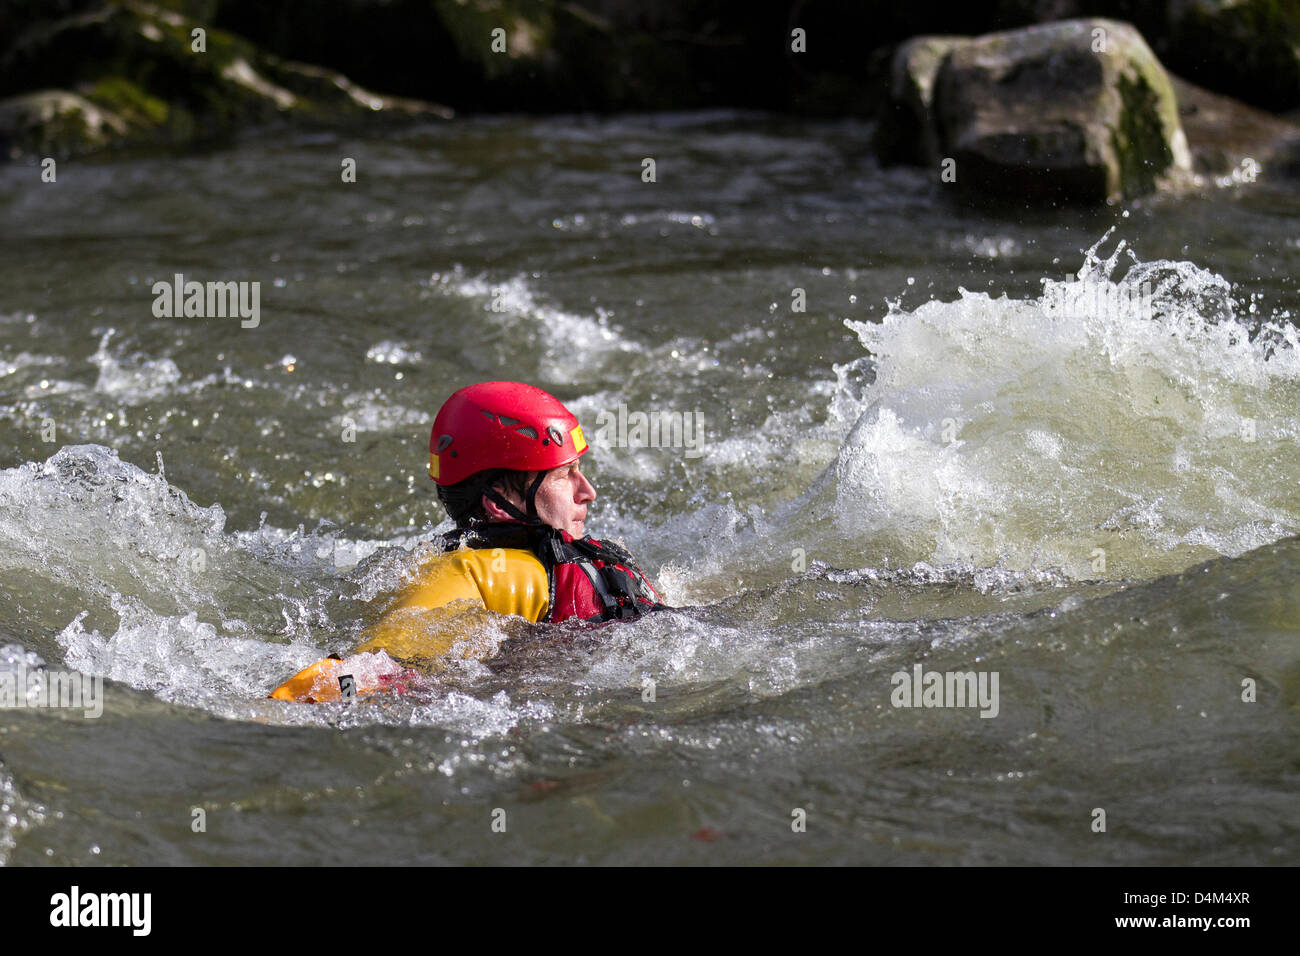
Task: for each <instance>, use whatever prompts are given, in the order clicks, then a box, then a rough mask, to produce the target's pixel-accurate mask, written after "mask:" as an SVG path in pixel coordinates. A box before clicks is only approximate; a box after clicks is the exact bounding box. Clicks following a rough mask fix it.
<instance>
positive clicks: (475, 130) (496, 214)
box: [0, 112, 1300, 865]
mask: <svg viewBox="0 0 1300 956" xmlns="http://www.w3.org/2000/svg"><path fill="white" fill-rule="evenodd" d="M869 137H870V127H869V126H868V125H867V124H863V123H859V122H827V121H806V120H802V119H797V118H781V117H771V116H764V115H756V114H745V113H732V112H713V113H693V114H668V115H632V116H621V117H614V118H601V119H595V118H581V117H550V118H541V119H538V118H519V117H502V118H492V119H470V120H457V121H454V122H451V123H446V124H440V125H435V126H422V127H418V128H412V129H409V130H405V131H402V132H397V133H390V134H384V135H382V136H381V135H375V136H366V137H357V136H335V135H331V134H311V135H304V134H300V133H286V132H274V133H263V134H259V135H256V136H250V137H248V138H246V139H244V140H241V141H240V142H239V143H238V144H236V145H234V146H232V147H230V148H228V149H222V150H219V151H215V152H212V153H208V154H198V155H188V156H185V157H181V158H167V157H153V156H142V157H135V158H130V159H122V160H114V161H78V162H73V161H68V162H64V163H60V164H59V166H58V168H57V180H56V182H54V183H42V182H41V180H40V170H39V168H38V167H35V166H8V167H3V168H0V253H2V254H3V265H2V266H0V678H3V676H4V673H5V672H9V673H11V674H19V673H26V674H29V675H30V674H32V673H40V668H41V667H42V666H45V667H46V668H47V669H48V670H59V671H68V670H73V671H76V672H77V673H79V674H81V675H84V676H85V677H86V678H87V680H88V686H93V682H91V681H90V680H89V679H90V678H93V677H102V678H103V679H104V693H103V698H102V701H101V704H102V711H103V712H102V715H100V716H98V717H93V718H88V717H87V716H86V715H85V713H84V711H83V710H77V709H74V708H69V707H60V708H52V707H37V706H26V707H10V708H8V709H0V861H3V862H6V863H8V864H11V865H12V864H17V865H31V864H63V865H67V864H73V865H78V864H88V865H96V864H110V865H119V864H151V863H160V864H271V863H276V864H348V863H356V864H361V863H394V864H424V863H456V864H504V863H512V864H515V863H525V864H526V863H602V864H623V863H659V864H689V863H811V864H827V863H862V864H1004V863H1006V864H1076V865H1077V864H1292V865H1294V864H1295V863H1297V862H1300V852H1298V851H1297V845H1298V843H1297V836H1298V831H1300V813H1297V810H1298V809H1300V799H1298V796H1300V744H1298V743H1297V741H1298V739H1300V735H1298V734H1297V731H1298V730H1300V539H1297V538H1296V537H1295V535H1296V534H1297V533H1298V532H1300V337H1298V336H1297V333H1296V327H1295V317H1296V316H1297V315H1300V292H1298V291H1297V288H1296V284H1295V275H1296V272H1297V268H1296V266H1297V263H1298V262H1300V191H1297V189H1296V188H1295V186H1294V184H1292V185H1288V184H1286V183H1278V182H1274V181H1271V180H1270V178H1269V175H1268V170H1267V169H1265V170H1264V171H1263V172H1262V173H1261V181H1260V182H1258V183H1255V184H1240V183H1224V184H1216V183H1213V182H1207V183H1205V184H1204V187H1203V188H1202V189H1201V190H1199V191H1198V192H1195V193H1194V194H1192V195H1189V196H1185V197H1182V198H1173V197H1162V198H1153V199H1148V200H1145V201H1141V202H1136V203H1129V204H1127V205H1124V206H1118V205H1117V206H1115V207H1111V208H1103V209H1100V210H1093V209H1065V210H1057V209H1046V210H1037V211H1034V212H1029V211H1024V210H1019V211H1017V210H1013V209H1010V210H1001V211H999V210H984V211H980V212H976V211H972V210H967V209H965V208H963V207H962V206H960V205H958V204H956V203H955V202H954V201H953V199H952V197H951V196H950V195H949V194H947V193H945V191H944V190H945V186H944V185H942V184H940V183H938V182H934V181H932V180H931V178H930V177H928V176H927V175H925V174H924V173H923V172H921V171H918V170H914V169H890V170H882V169H880V168H879V167H878V166H877V165H876V163H875V162H874V160H872V159H871V158H870V149H869ZM647 157H650V158H654V159H655V161H656V169H655V173H656V181H655V182H645V181H643V179H642V169H643V166H642V160H643V159H645V158H647ZM345 158H352V159H355V160H356V169H357V175H356V182H354V183H345V182H343V181H342V177H341V167H342V162H343V160H344V159H345ZM176 274H182V275H183V276H184V277H185V279H186V280H196V281H200V282H207V281H222V282H227V281H233V282H245V281H246V282H258V283H260V286H259V289H260V306H259V308H260V312H259V315H258V322H257V325H256V327H247V328H246V327H243V326H244V323H243V322H241V320H240V318H239V317H227V318H218V317H208V318H197V317H190V318H186V317H183V316H182V317H167V316H161V317H160V316H158V315H156V314H155V294H154V291H153V289H154V285H155V283H157V282H159V281H163V280H166V281H171V280H172V279H173V277H174V276H175V275H176ZM795 290H802V293H799V292H796V291H795ZM801 304H802V305H803V306H804V308H803V310H802V311H801V310H799V309H798V306H799V305H801ZM490 379H517V380H522V381H526V382H530V383H533V384H536V385H538V386H540V387H542V388H545V389H547V390H549V391H552V392H553V393H554V394H556V395H557V396H558V397H560V398H561V400H563V401H565V402H566V403H567V404H568V405H569V407H570V408H571V409H572V410H573V411H574V412H575V413H576V414H577V415H578V416H579V418H580V419H581V421H582V422H583V425H584V430H585V432H586V434H587V437H588V439H589V440H590V441H591V444H592V451H591V452H590V453H589V454H588V455H587V456H586V457H585V458H584V459H583V464H584V470H585V471H586V472H587V473H588V474H589V475H590V476H591V477H592V478H593V481H594V483H595V485H596V488H597V490H598V492H599V499H598V500H597V501H596V502H595V504H594V505H593V507H592V511H591V515H590V517H589V520H588V529H589V531H590V532H591V533H592V534H593V535H595V536H596V537H612V538H616V539H621V540H623V541H624V542H625V544H626V545H627V546H628V547H629V548H630V549H631V550H632V552H633V553H634V554H635V555H636V556H637V557H638V559H639V561H640V562H641V564H642V565H643V566H644V568H645V569H646V571H647V572H648V573H649V574H650V575H651V577H652V578H653V579H654V580H655V581H656V582H657V583H658V584H659V586H660V590H661V593H662V595H663V596H664V599H665V600H666V601H667V603H669V604H672V605H674V607H675V609H674V610H671V611H666V612H662V613H659V614H655V615H651V616H649V617H646V618H643V619H641V620H639V621H637V622H634V623H620V624H614V625H610V626H606V627H601V628H595V629H590V628H582V627H570V626H564V625H561V626H554V625H532V624H528V623H527V622H523V621H521V620H518V619H508V618H496V619H495V620H487V619H485V620H482V621H479V622H478V623H477V624H475V625H474V626H475V628H476V629H477V630H476V632H475V634H474V641H475V642H476V646H478V647H486V648H488V649H489V650H491V649H493V648H495V649H497V653H496V654H495V655H494V656H491V657H489V658H488V659H487V660H485V661H480V660H477V659H475V658H474V657H468V658H461V657H456V658H455V659H454V660H453V661H451V662H450V663H448V665H447V666H446V668H445V669H444V670H443V671H442V672H440V673H438V674H436V675H435V676H434V677H432V678H431V679H430V681H429V682H428V683H427V684H425V685H423V686H421V687H419V688H417V689H416V690H415V691H414V692H412V693H410V694H407V695H404V696H400V697H393V696H386V697H380V698H368V699H363V700H359V701H355V702H351V703H337V704H329V705H319V706H310V705H298V704H288V703H281V702H278V701H272V700H268V699H266V696H265V695H266V694H267V692H268V691H269V690H270V689H271V688H272V687H274V686H275V685H276V684H277V683H279V682H280V681H281V680H283V679H284V678H285V677H287V676H288V675H290V674H291V673H293V672H294V671H295V670H296V669H297V668H299V667H302V666H305V665H306V664H308V663H310V662H311V661H313V660H315V659H317V658H318V657H320V656H322V655H323V654H324V653H328V652H335V651H337V652H344V653H346V652H347V651H348V649H350V648H351V647H353V646H354V645H355V644H356V642H357V636H358V634H359V633H360V631H361V630H362V629H363V628H364V627H365V626H366V625H368V624H369V623H372V622H373V621H374V620H375V619H376V618H377V617H378V615H379V614H380V613H381V612H382V610H383V608H384V607H385V606H386V604H387V603H388V602H390V601H391V600H392V598H393V596H394V595H395V594H396V593H397V592H398V591H399V590H400V588H401V586H402V585H403V583H404V582H406V581H407V580H409V576H410V573H411V571H412V570H413V569H414V568H415V567H416V566H417V565H418V562H419V560H420V557H421V555H422V553H423V552H422V543H423V542H426V541H427V540H428V539H429V537H430V536H431V534H432V533H433V532H434V529H436V528H440V527H441V528H445V527H447V525H446V523H445V521H444V515H443V512H442V510H441V508H440V506H439V504H438V502H437V498H436V496H435V494H434V490H433V486H432V483H431V482H430V481H429V479H428V477H427V472H426V465H427V446H428V440H429V438H428V435H429V427H430V425H431V423H432V418H433V415H434V413H435V412H436V411H437V408H438V406H439V405H440V404H441V402H442V401H443V400H444V399H445V398H446V397H447V396H448V395H449V394H450V393H451V392H452V391H453V390H454V389H456V388H459V387H461V386H463V385H466V384H470V383H472V382H475V381H482V380H490ZM620 406H623V407H624V410H625V412H626V413H627V414H629V415H632V416H635V415H636V414H637V413H641V414H645V415H646V416H647V418H649V417H650V416H651V415H652V414H654V415H665V414H668V415H671V414H676V415H681V416H683V421H686V422H692V423H697V424H698V425H699V427H700V428H701V431H699V432H698V433H694V432H692V431H691V430H687V431H686V432H685V433H684V435H683V436H682V440H680V441H678V442H676V445H677V447H646V444H647V443H646V441H643V440H642V439H641V437H640V436H639V435H638V434H637V433H635V432H632V431H631V430H630V428H629V429H626V430H625V429H620V427H619V426H618V424H617V423H618V421H619V417H618V416H619V408H620ZM633 422H635V417H633V418H632V419H630V424H631V423H633ZM602 423H603V424H604V427H601V425H602ZM696 435H698V436H699V438H700V440H699V441H698V442H694V441H692V440H691V439H693V438H694V437H696ZM647 437H648V436H647ZM660 444H661V445H662V444H669V445H671V444H673V443H672V442H671V441H669V442H661V443H660ZM424 550H426V551H427V549H424ZM918 665H919V666H920V667H921V670H922V674H929V673H931V672H935V673H939V674H941V675H943V674H947V673H964V672H974V673H977V674H979V675H983V677H982V679H984V680H986V681H991V680H992V675H994V674H996V675H997V683H996V685H988V686H995V687H996V689H997V694H996V699H995V702H993V701H990V702H989V703H990V704H991V706H984V707H979V706H969V705H970V704H971V703H972V702H971V701H966V704H967V706H945V707H932V706H931V707H927V706H896V704H898V703H900V702H901V703H907V701H905V700H903V699H902V698H901V697H900V695H901V693H902V687H903V685H904V683H906V685H907V687H908V689H909V690H910V689H911V686H912V678H913V677H914V676H915V671H914V668H916V667H917V666H918ZM900 673H901V674H903V675H905V676H906V677H907V680H906V682H904V681H903V679H902V678H899V677H897V676H896V675H899V674H900ZM917 679H918V680H920V678H917ZM943 700H944V702H946V703H949V704H951V703H953V700H952V699H951V698H943ZM14 702H18V701H16V700H15V701H14ZM27 702H28V703H31V701H30V700H29V701H27ZM931 702H932V703H933V702H934V701H931ZM913 703H924V700H917V701H913ZM981 714H985V715H986V716H981ZM1099 811H1102V812H1100V813H1099ZM1103 826H1104V829H1102V827H1103ZM502 831H504V832H502Z"/></svg>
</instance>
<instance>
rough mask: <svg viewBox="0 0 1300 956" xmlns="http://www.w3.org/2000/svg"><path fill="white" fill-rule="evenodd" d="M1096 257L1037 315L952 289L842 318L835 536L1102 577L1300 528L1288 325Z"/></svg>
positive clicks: (1196, 274) (1299, 426)
mask: <svg viewBox="0 0 1300 956" xmlns="http://www.w3.org/2000/svg"><path fill="white" fill-rule="evenodd" d="M1108 235H1109V234H1108ZM1098 245H1100V243H1099V244H1098ZM1096 249H1097V246H1094V247H1093V249H1091V250H1089V252H1088V254H1087V258H1086V261H1085V264H1084V266H1083V268H1082V269H1081V270H1080V272H1079V274H1078V276H1077V277H1075V278H1074V279H1072V280H1068V281H1057V280H1043V284H1044V290H1043V294H1042V296H1040V297H1039V298H1037V299H1033V300H1024V301H1020V300H1012V299H1008V298H1006V297H1003V298H1000V299H992V298H990V297H989V296H988V295H986V294H983V293H972V292H966V291H963V292H962V295H961V298H959V299H958V300H956V301H954V302H939V301H931V302H928V303H926V304H924V305H922V306H920V307H919V308H917V309H915V310H913V311H910V312H908V311H902V310H898V309H893V308H891V310H890V312H889V314H888V315H887V316H886V317H885V318H884V320H883V321H882V322H880V323H868V322H859V321H853V320H848V321H846V325H848V326H849V327H850V328H852V329H853V330H854V331H855V332H856V333H857V334H858V337H859V339H860V340H861V342H862V344H863V345H864V346H865V347H866V348H867V349H868V350H869V351H870V352H871V356H870V357H868V358H862V359H857V360H855V361H854V362H851V363H849V364H848V365H846V366H839V367H837V369H836V371H837V374H838V375H839V376H840V380H841V385H842V387H841V389H840V390H839V392H838V394H837V396H836V400H835V402H834V404H833V406H832V412H833V414H835V415H837V416H838V417H840V418H841V419H842V420H844V421H846V423H848V422H851V424H850V425H848V429H847V433H846V435H845V437H844V440H843V444H842V447H841V450H840V453H839V456H838V459H837V461H836V463H835V479H836V507H835V521H836V523H837V525H838V526H839V528H840V530H841V532H842V533H843V534H846V535H850V536H852V537H854V538H859V539H863V540H865V541H871V540H873V539H878V540H880V541H886V542H888V543H889V545H890V547H891V548H892V549H893V550H894V552H895V554H900V553H901V554H902V555H904V556H905V560H911V561H927V562H930V563H934V564H941V565H946V564H950V563H953V562H964V563H967V564H970V565H972V566H977V567H988V566H991V565H993V564H994V563H996V562H999V561H1002V562H1005V563H1006V564H1007V565H1008V566H1009V567H1011V568H1047V567H1052V568H1059V569H1062V570H1064V571H1066V572H1067V573H1069V574H1071V575H1073V576H1076V577H1079V578H1093V577H1112V578H1113V577H1144V576H1147V575H1149V574H1151V573H1156V572H1158V571H1161V570H1171V569H1173V568H1174V567H1178V566H1182V565H1185V564H1187V563H1189V560H1190V557H1191V556H1192V554H1193V552H1196V551H1197V550H1198V549H1199V550H1200V551H1204V550H1205V549H1206V548H1209V549H1212V550H1213V551H1214V552H1217V553H1219V554H1225V555H1236V554H1240V553H1242V552H1243V551H1246V550H1249V549H1251V548H1253V547H1256V546H1258V545H1261V544H1264V543H1267V542H1270V541H1273V540H1276V539H1277V538H1279V537H1282V536H1284V535H1286V534H1290V533H1294V532H1295V530H1296V529H1297V528H1300V495H1298V494H1297V489H1296V485H1295V481H1294V476H1295V474H1296V471H1297V464H1298V461H1297V448H1296V438H1297V436H1298V435H1300V350H1298V349H1297V348H1296V346H1297V344H1300V343H1298V341H1297V333H1296V330H1295V328H1294V327H1293V326H1291V325H1290V324H1289V323H1286V322H1283V321H1276V322H1267V321H1260V320H1255V319H1248V320H1243V319H1242V318H1240V317H1238V316H1237V315H1236V314H1235V313H1234V305H1233V302H1232V297H1231V288H1230V286H1229V284H1228V282H1227V281H1226V280H1224V279H1223V278H1222V277H1220V276H1216V275H1213V274H1212V273H1209V272H1207V271H1205V270H1203V269H1200V268H1198V267H1197V266H1195V265H1193V264H1191V263H1187V262H1164V261H1162V262H1152V263H1140V262H1138V261H1137V259H1136V257H1132V256H1131V254H1130V256H1131V258H1132V259H1133V263H1132V265H1131V267H1130V268H1129V269H1128V270H1127V273H1126V274H1125V275H1124V276H1122V277H1120V278H1112V277H1113V276H1114V275H1115V273H1116V271H1117V267H1118V265H1119V259H1120V252H1121V250H1123V243H1121V244H1120V246H1119V248H1117V249H1116V250H1115V252H1114V253H1113V254H1112V255H1111V256H1110V257H1109V258H1107V259H1104V260H1103V259H1099V258H1098V257H1097V255H1096ZM855 381H856V382H866V384H861V385H859V386H858V388H857V389H856V390H855V388H854V387H852V386H851V385H850V383H852V382H855ZM1095 549H1102V550H1104V551H1105V552H1106V561H1107V564H1106V565H1105V568H1104V569H1102V568H1101V566H1100V562H1099V560H1098V559H1099V557H1100V556H1099V555H1095V554H1094V551H1095ZM868 550H871V547H870V545H868ZM1171 552H1178V554H1177V555H1176V556H1175V557H1174V558H1172V563H1171V559H1170V558H1169V554H1170V553H1171ZM1201 556H1204V555H1201Z"/></svg>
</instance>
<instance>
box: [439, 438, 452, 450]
mask: <svg viewBox="0 0 1300 956" xmlns="http://www.w3.org/2000/svg"><path fill="white" fill-rule="evenodd" d="M450 444H451V436H450V435H443V436H442V437H441V438H439V439H438V451H439V453H441V452H444V451H446V450H447V446H448V445H450Z"/></svg>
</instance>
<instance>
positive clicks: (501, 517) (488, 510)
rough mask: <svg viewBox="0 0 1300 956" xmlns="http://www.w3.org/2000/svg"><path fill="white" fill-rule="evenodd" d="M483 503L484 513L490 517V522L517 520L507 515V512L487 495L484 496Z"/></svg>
mask: <svg viewBox="0 0 1300 956" xmlns="http://www.w3.org/2000/svg"><path fill="white" fill-rule="evenodd" d="M482 502H483V513H484V514H485V515H487V516H488V520H489V521H514V520H515V519H514V518H513V517H512V516H510V515H508V514H506V512H505V511H504V510H503V509H502V507H501V506H500V505H499V504H497V503H496V502H495V501H493V500H492V499H491V498H489V497H488V496H487V495H484V496H483V499H482Z"/></svg>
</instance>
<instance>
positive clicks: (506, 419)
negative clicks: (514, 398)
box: [501, 415, 519, 427]
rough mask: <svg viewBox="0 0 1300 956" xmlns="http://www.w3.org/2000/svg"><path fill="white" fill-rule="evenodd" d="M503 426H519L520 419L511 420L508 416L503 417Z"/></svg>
mask: <svg viewBox="0 0 1300 956" xmlns="http://www.w3.org/2000/svg"><path fill="white" fill-rule="evenodd" d="M501 424H502V425H505V426H507V427H510V426H512V425H518V424H519V419H517V418H511V417H510V416H508V415H502V416H501Z"/></svg>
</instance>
